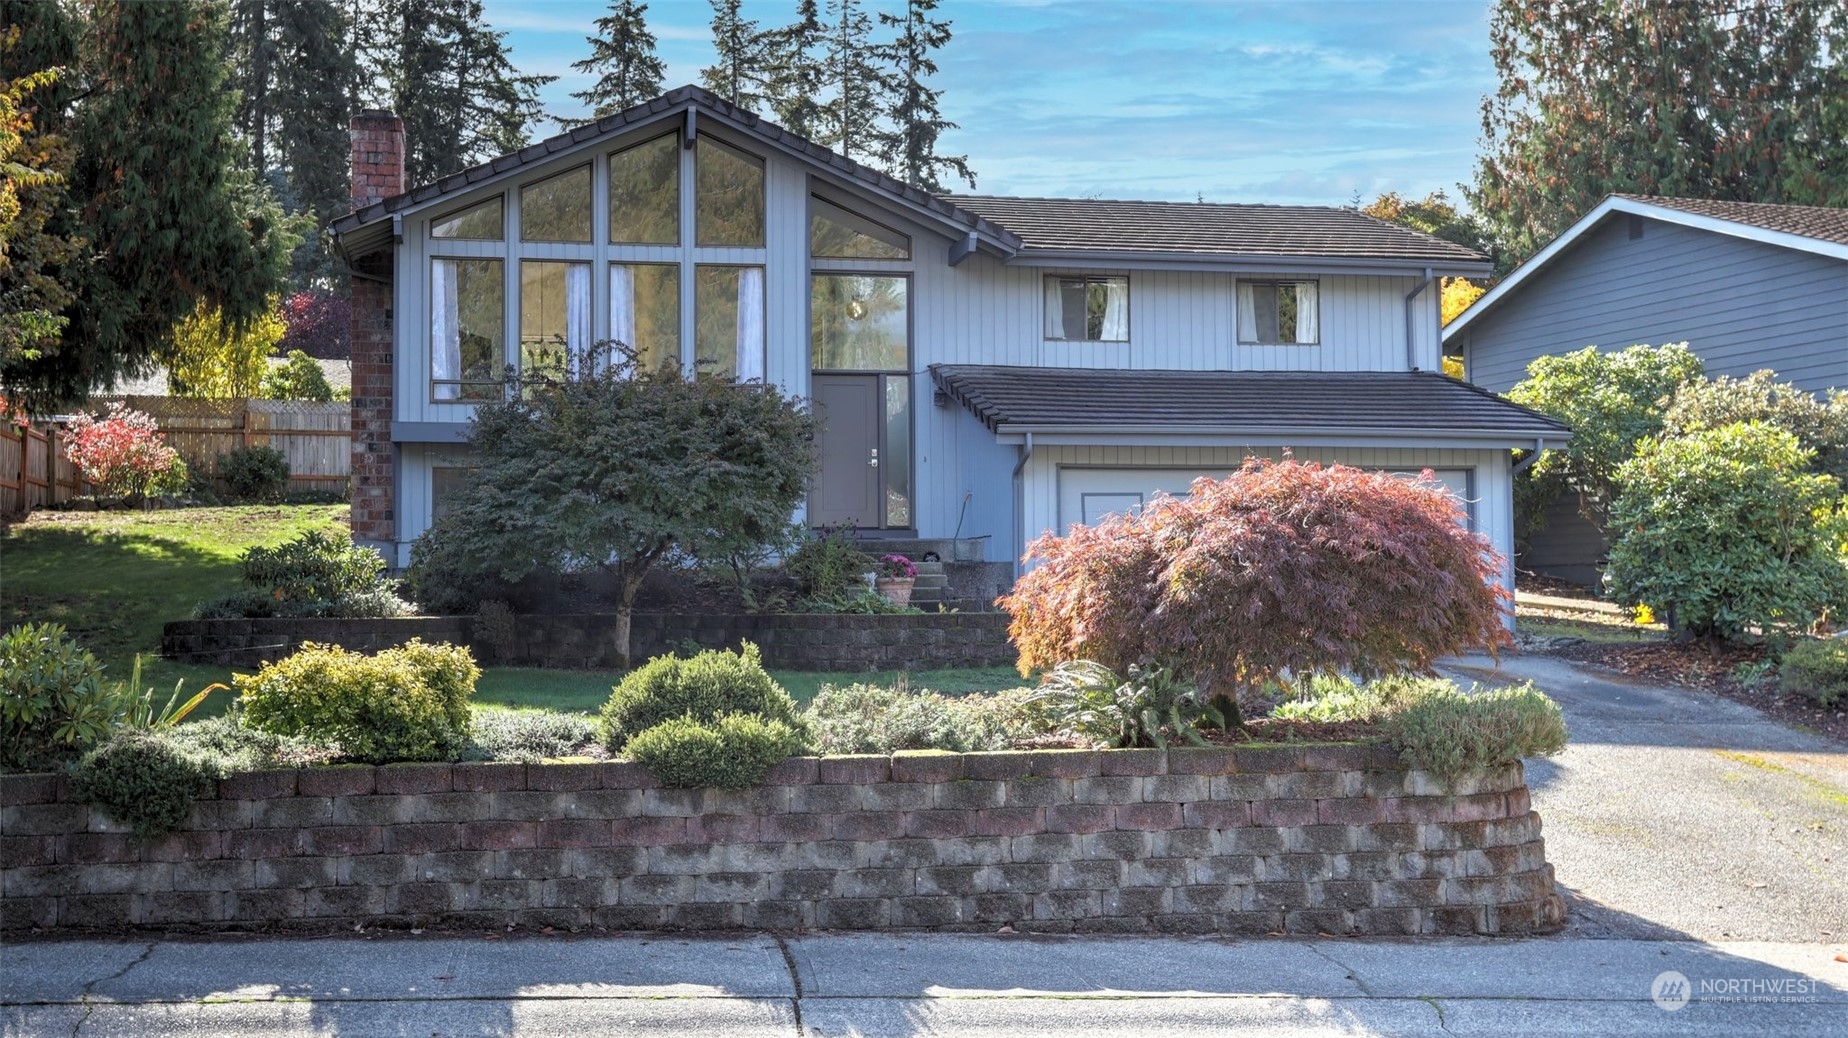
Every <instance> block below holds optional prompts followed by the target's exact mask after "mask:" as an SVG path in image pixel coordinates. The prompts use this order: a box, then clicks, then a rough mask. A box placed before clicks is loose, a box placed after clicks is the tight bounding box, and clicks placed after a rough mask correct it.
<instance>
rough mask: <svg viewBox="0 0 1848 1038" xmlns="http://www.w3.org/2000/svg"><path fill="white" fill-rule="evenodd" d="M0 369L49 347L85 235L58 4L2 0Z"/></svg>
mask: <svg viewBox="0 0 1848 1038" xmlns="http://www.w3.org/2000/svg"><path fill="white" fill-rule="evenodd" d="M0 26H5V28H0V68H3V69H5V70H6V71H5V72H3V73H0V375H3V374H4V373H5V372H6V371H7V370H8V369H10V368H11V367H13V366H14V365H15V364H18V363H21V362H24V361H29V360H34V359H36V358H38V357H39V356H41V355H42V354H43V353H44V351H46V350H48V349H52V348H55V347H56V345H57V343H58V336H59V333H60V332H62V331H63V329H64V327H65V325H66V324H68V323H69V318H67V317H66V316H65V308H66V307H68V306H69V305H70V303H71V301H72V300H73V298H74V295H73V292H72V289H71V286H70V285H69V284H67V283H66V281H65V280H64V279H63V278H62V277H61V275H63V274H65V273H66V270H65V268H66V267H67V266H69V265H70V264H71V262H72V261H73V260H75V259H76V258H77V257H78V256H79V255H81V253H82V249H83V240H82V238H81V237H79V234H80V231H79V229H78V228H77V226H76V223H75V220H74V218H73V214H72V212H71V207H70V206H69V205H68V204H67V199H68V196H67V194H66V191H67V185H68V182H69V177H70V171H71V163H72V160H73V159H74V157H75V155H76V152H75V150H74V149H73V148H72V146H71V143H70V139H69V136H68V134H69V131H70V122H69V119H68V118H67V117H66V110H67V109H66V106H67V103H68V98H69V96H70V94H71V93H72V89H71V84H72V82H73V80H74V78H75V73H74V70H73V69H71V68H70V67H69V66H71V65H73V64H74V63H75V62H76V57H77V26H76V25H75V23H74V22H73V21H72V20H71V18H70V16H69V15H68V13H67V12H66V11H65V10H64V9H62V8H60V7H59V6H58V5H56V4H45V3H35V2H33V0H0Z"/></svg>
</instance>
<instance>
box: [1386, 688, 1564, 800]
mask: <svg viewBox="0 0 1848 1038" xmlns="http://www.w3.org/2000/svg"><path fill="white" fill-rule="evenodd" d="M1383 725H1384V727H1385V729H1386V732H1387V734H1388V736H1389V737H1390V738H1391V739H1392V742H1393V745H1395V746H1397V747H1398V749H1399V752H1400V754H1401V755H1402V756H1403V757H1404V758H1405V761H1406V763H1408V764H1410V765H1411V766H1412V767H1414V768H1419V769H1421V770H1424V771H1428V772H1430V773H1431V774H1433V775H1436V776H1437V777H1438V778H1440V779H1442V780H1444V781H1445V782H1450V781H1452V780H1454V779H1456V778H1457V777H1458V776H1461V775H1466V774H1468V773H1470V772H1473V771H1481V770H1483V769H1485V768H1492V767H1494V766H1496V765H1498V764H1506V763H1509V762H1511V761H1517V760H1520V759H1521V758H1522V757H1550V756H1552V755H1553V754H1555V753H1558V752H1559V751H1560V750H1563V749H1565V746H1566V722H1565V718H1564V717H1563V716H1562V715H1561V713H1560V710H1559V704H1558V703H1555V702H1553V700H1552V699H1551V698H1549V697H1548V696H1547V695H1546V694H1545V693H1544V692H1541V691H1540V690H1539V689H1537V688H1535V687H1534V686H1533V685H1532V684H1531V683H1524V684H1520V685H1514V686H1511V687H1508V688H1498V689H1493V690H1490V691H1487V692H1477V693H1475V694H1474V695H1466V694H1464V693H1463V692H1460V691H1458V690H1457V688H1456V686H1455V685H1452V684H1450V683H1449V682H1442V683H1428V684H1425V685H1422V686H1420V687H1419V688H1418V689H1417V690H1416V691H1415V693H1414V695H1413V697H1412V698H1411V699H1410V700H1409V701H1407V702H1405V703H1404V705H1403V706H1401V707H1400V708H1398V709H1396V710H1394V711H1392V712H1390V713H1388V714H1387V715H1386V716H1385V719H1384V722H1383Z"/></svg>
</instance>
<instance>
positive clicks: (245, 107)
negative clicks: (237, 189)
mask: <svg viewBox="0 0 1848 1038" xmlns="http://www.w3.org/2000/svg"><path fill="white" fill-rule="evenodd" d="M275 4H276V0H231V32H230V39H229V42H230V63H231V82H230V85H231V86H232V87H233V88H234V89H236V90H237V117H236V120H235V122H236V125H237V132H238V133H239V134H241V135H242V136H243V138H244V141H245V143H246V144H247V145H248V146H249V148H250V168H251V169H254V170H256V171H258V172H259V173H267V172H269V169H270V159H271V155H270V152H269V133H270V128H271V127H272V126H274V125H275V124H276V116H275V113H274V112H272V111H271V110H270V95H271V88H272V87H273V86H274V85H275V82H276V79H275V65H276V41H275V39H274V37H273V36H272V35H271V32H270V21H269V16H270V8H271V7H273V6H275Z"/></svg>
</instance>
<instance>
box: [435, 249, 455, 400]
mask: <svg viewBox="0 0 1848 1038" xmlns="http://www.w3.org/2000/svg"><path fill="white" fill-rule="evenodd" d="M431 272H432V273H431V278H430V379H431V381H432V382H436V383H441V382H449V383H450V384H449V385H446V386H445V385H437V386H435V387H434V388H435V390H436V394H435V399H437V400H456V399H459V398H460V393H461V388H462V387H460V386H458V385H455V380H456V379H458V378H461V377H462V328H461V325H462V319H461V301H460V300H459V299H457V298H456V261H455V260H445V259H440V260H436V261H435V262H434V263H433V264H432V265H431Z"/></svg>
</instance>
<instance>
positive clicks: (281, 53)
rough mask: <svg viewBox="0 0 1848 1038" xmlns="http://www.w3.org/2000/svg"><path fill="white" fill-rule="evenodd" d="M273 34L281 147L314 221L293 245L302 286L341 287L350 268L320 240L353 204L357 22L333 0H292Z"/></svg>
mask: <svg viewBox="0 0 1848 1038" xmlns="http://www.w3.org/2000/svg"><path fill="white" fill-rule="evenodd" d="M270 25H271V26H272V36H273V38H274V40H275V58H274V69H275V80H274V95H273V97H274V100H273V102H272V106H271V107H272V109H273V110H274V111H275V113H276V125H275V129H274V131H273V139H274V141H275V151H276V155H277V158H278V160H279V162H280V164H281V166H282V169H283V171H284V179H285V183H286V184H287V186H288V196H289V201H290V202H291V203H292V204H293V209H294V211H295V212H299V213H303V214H305V215H307V216H308V217H310V218H311V219H310V221H308V222H309V223H310V226H309V227H307V228H306V232H305V237H304V239H303V241H302V244H301V246H300V247H298V248H297V249H296V250H295V255H294V262H293V269H294V274H295V278H294V280H295V285H296V287H297V288H302V289H305V288H308V287H309V286H311V285H314V284H321V285H328V286H332V287H336V288H338V287H341V286H342V284H343V283H344V281H345V276H346V275H345V267H344V265H343V264H342V263H341V262H340V261H339V259H338V258H336V257H335V256H334V255H333V254H332V251H331V249H330V248H329V247H328V246H327V244H326V243H325V242H324V241H323V240H322V238H321V235H322V232H323V230H324V229H325V228H326V227H327V225H328V224H330V223H332V222H333V221H334V218H335V217H337V216H339V215H340V214H342V213H344V212H346V211H347V209H348V208H349V207H350V205H351V202H352V197H353V196H352V187H351V185H350V184H349V183H348V178H349V177H350V175H351V170H350V168H349V164H350V158H349V154H348V152H349V151H350V148H351V142H350V140H349V138H348V133H349V130H348V124H349V123H350V121H351V119H352V114H353V89H354V82H355V79H356V77H357V75H358V66H357V64H356V62H355V59H354V54H353V43H352V36H353V33H352V20H351V18H350V17H349V15H348V13H347V10H346V9H345V8H344V7H342V6H341V5H340V4H339V3H336V2H334V0H294V2H283V3H279V4H277V6H276V8H275V10H273V11H272V12H271V13H270Z"/></svg>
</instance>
